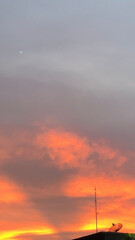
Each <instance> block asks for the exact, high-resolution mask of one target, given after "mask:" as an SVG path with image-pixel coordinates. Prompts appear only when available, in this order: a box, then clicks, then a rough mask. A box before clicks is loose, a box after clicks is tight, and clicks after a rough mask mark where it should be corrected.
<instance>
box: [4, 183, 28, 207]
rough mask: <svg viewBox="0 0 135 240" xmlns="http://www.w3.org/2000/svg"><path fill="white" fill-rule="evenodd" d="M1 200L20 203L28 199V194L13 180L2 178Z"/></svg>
mask: <svg viewBox="0 0 135 240" xmlns="http://www.w3.org/2000/svg"><path fill="white" fill-rule="evenodd" d="M0 192H1V194H0V201H1V202H6V203H20V202H22V201H24V200H26V195H25V194H24V193H23V192H22V191H21V190H20V188H19V187H18V186H17V185H16V184H15V183H13V182H11V181H9V180H7V179H5V178H0Z"/></svg>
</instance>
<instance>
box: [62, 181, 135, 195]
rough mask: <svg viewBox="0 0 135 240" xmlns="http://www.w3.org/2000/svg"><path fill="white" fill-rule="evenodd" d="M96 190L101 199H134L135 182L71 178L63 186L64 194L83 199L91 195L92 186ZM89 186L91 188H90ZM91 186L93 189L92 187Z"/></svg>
mask: <svg viewBox="0 0 135 240" xmlns="http://www.w3.org/2000/svg"><path fill="white" fill-rule="evenodd" d="M95 185H96V186H97V188H98V196H101V197H106V196H108V197H110V196H111V197H117V196H120V197H124V198H125V199H130V198H132V197H135V192H134V186H135V180H128V179H127V180H126V181H125V180H123V179H120V178H119V179H118V178H117V179H116V178H111V179H109V178H107V177H96V178H95V177H93V178H86V177H76V178H72V179H71V180H70V181H69V182H68V183H67V185H65V190H63V191H65V194H66V195H67V196H70V197H71V196H72V197H79V196H82V197H85V196H88V195H92V194H93V189H94V186H95ZM90 186H91V187H90ZM92 186H93V187H92Z"/></svg>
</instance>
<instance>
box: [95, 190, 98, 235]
mask: <svg viewBox="0 0 135 240" xmlns="http://www.w3.org/2000/svg"><path fill="white" fill-rule="evenodd" d="M97 214H98V213H97V192H96V187H95V216H96V233H97V232H98V227H97Z"/></svg>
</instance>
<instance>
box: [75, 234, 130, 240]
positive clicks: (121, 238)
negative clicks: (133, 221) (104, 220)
mask: <svg viewBox="0 0 135 240" xmlns="http://www.w3.org/2000/svg"><path fill="white" fill-rule="evenodd" d="M72 240H135V234H133V233H117V232H98V233H95V234H91V235H88V236H84V237H80V238H75V239H72Z"/></svg>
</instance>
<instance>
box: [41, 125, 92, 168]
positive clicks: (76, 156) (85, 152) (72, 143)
mask: <svg viewBox="0 0 135 240" xmlns="http://www.w3.org/2000/svg"><path fill="white" fill-rule="evenodd" d="M37 143H38V145H39V146H40V148H44V147H45V148H46V149H47V153H48V154H49V156H50V157H51V159H52V160H54V161H55V162H54V163H55V164H57V165H59V166H60V167H63V166H68V165H69V166H72V167H76V166H78V164H79V163H80V161H83V160H85V159H86V158H87V157H88V156H89V154H90V152H91V149H90V147H89V145H88V142H87V140H86V139H85V138H80V137H78V136H77V135H75V134H71V133H67V132H58V131H55V130H50V131H48V132H45V133H43V134H40V135H38V136H37Z"/></svg>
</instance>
